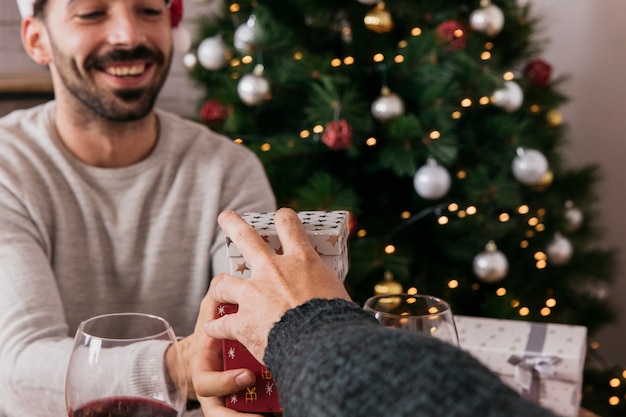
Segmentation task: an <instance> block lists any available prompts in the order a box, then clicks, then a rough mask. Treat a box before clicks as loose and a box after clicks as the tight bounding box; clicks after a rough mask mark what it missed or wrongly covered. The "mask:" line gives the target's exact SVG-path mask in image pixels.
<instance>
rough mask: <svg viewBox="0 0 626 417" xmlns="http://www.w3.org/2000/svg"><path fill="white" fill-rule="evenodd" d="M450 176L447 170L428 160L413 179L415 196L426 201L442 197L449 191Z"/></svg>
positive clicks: (430, 159) (432, 160)
mask: <svg viewBox="0 0 626 417" xmlns="http://www.w3.org/2000/svg"><path fill="white" fill-rule="evenodd" d="M450 183H451V179H450V174H449V173H448V170H447V169H445V168H444V167H442V166H441V165H439V164H437V162H435V160H434V159H432V158H429V159H428V161H427V162H426V165H422V166H421V167H420V168H419V169H418V170H417V172H416V173H415V176H414V177H413V187H415V191H416V192H417V194H418V195H419V196H420V197H422V198H425V199H428V200H436V199H438V198H441V197H443V196H444V195H446V194H447V193H448V191H449V190H450Z"/></svg>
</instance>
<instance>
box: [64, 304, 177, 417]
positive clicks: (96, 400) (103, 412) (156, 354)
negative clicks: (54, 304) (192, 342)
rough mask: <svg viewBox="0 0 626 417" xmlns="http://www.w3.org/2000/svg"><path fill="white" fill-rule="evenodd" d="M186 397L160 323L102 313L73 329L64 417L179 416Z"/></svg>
mask: <svg viewBox="0 0 626 417" xmlns="http://www.w3.org/2000/svg"><path fill="white" fill-rule="evenodd" d="M166 351H167V354H166ZM186 396H187V378H186V376H185V368H184V365H183V362H182V357H181V354H180V351H179V348H178V346H177V344H176V336H175V335H174V331H173V330H172V327H171V326H170V325H169V323H168V322H167V321H166V320H164V319H163V318H161V317H158V316H154V315H149V314H142V313H116V314H105V315H101V316H96V317H93V318H90V319H88V320H85V321H83V322H82V323H81V324H80V325H79V326H78V330H77V331H76V336H75V338H74V349H73V351H72V355H71V357H70V362H69V365H68V370H67V378H66V384H65V400H66V404H67V410H68V415H69V417H148V416H150V417H180V416H181V415H182V413H183V411H184V410H185V405H186Z"/></svg>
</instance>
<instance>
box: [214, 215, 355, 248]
mask: <svg viewBox="0 0 626 417" xmlns="http://www.w3.org/2000/svg"><path fill="white" fill-rule="evenodd" d="M348 216H349V213H348V212H347V211H341V210H336V211H301V212H298V217H300V220H301V221H302V224H303V225H304V229H305V230H306V232H307V235H308V236H309V240H310V241H311V244H312V245H313V246H314V247H315V249H316V250H317V252H318V253H319V254H320V255H341V254H342V253H343V252H345V251H346V250H347V249H346V246H347V239H348V234H349V230H348ZM242 217H243V219H244V220H246V221H247V222H248V223H249V224H250V225H251V226H252V227H254V228H255V229H256V230H257V231H258V232H259V235H261V237H263V239H264V240H265V241H266V242H267V244H268V245H269V246H270V247H271V248H272V249H274V250H276V251H280V250H281V245H280V240H279V239H278V235H277V233H276V225H275V224H274V212H264V213H244V214H243V215H242ZM231 243H232V241H231V240H230V239H229V238H227V240H226V248H227V255H228V256H229V257H239V256H241V252H239V249H237V246H235V245H231Z"/></svg>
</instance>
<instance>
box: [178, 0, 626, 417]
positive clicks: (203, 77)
mask: <svg viewBox="0 0 626 417" xmlns="http://www.w3.org/2000/svg"><path fill="white" fill-rule="evenodd" d="M199 22H200V23H199V28H198V35H197V38H196V41H195V42H194V45H193V49H192V50H193V52H191V53H189V54H188V55H187V56H186V61H185V62H186V65H187V66H188V68H189V71H190V75H191V77H192V78H193V79H194V80H195V81H196V82H197V83H198V85H199V86H201V87H202V91H203V92H204V93H205V94H204V96H203V98H202V101H201V102H200V103H199V119H201V120H202V121H204V122H205V123H206V124H207V125H209V126H210V127H211V128H213V129H214V130H216V131H219V132H222V133H224V134H226V135H227V136H229V137H231V138H233V139H234V140H236V141H238V142H240V143H242V144H243V145H244V146H248V147H249V148H251V149H253V150H254V151H255V152H257V154H258V155H259V157H260V158H261V160H262V161H263V163H264V165H265V168H266V170H267V173H268V175H269V178H270V180H271V182H272V185H273V187H274V190H275V192H276V195H277V198H278V200H279V203H280V205H282V206H290V207H292V208H294V209H296V210H335V209H343V210H349V211H350V212H351V213H352V217H351V219H352V222H351V238H350V272H349V275H348V278H347V280H346V284H347V286H348V288H349V290H350V292H351V294H352V296H353V297H354V298H355V300H357V301H359V302H363V301H364V300H365V299H366V298H368V297H370V296H371V295H373V294H375V293H385V292H420V293H429V294H433V295H437V296H439V297H441V298H443V299H445V300H447V301H449V302H450V304H451V305H452V309H453V311H454V312H455V313H456V314H463V315H472V316H486V317H495V318H505V319H520V320H532V321H543V322H554V323H571V324H579V325H584V326H586V327H587V328H588V330H589V334H591V335H593V334H594V332H595V331H596V330H598V329H599V328H600V327H601V326H603V325H605V324H607V323H609V322H610V321H611V320H613V318H614V312H613V309H612V307H611V306H610V305H608V304H607V301H606V299H604V298H603V297H602V296H601V294H600V290H602V289H603V290H606V288H607V287H608V286H610V283H611V281H612V277H613V266H614V259H613V253H612V252H611V251H603V250H597V249H594V242H595V241H596V240H597V239H598V238H599V237H600V232H599V231H598V230H597V227H596V226H595V225H594V224H593V218H594V212H593V209H594V202H595V199H596V196H595V194H594V191H593V186H594V184H595V183H596V182H597V180H598V177H599V170H598V167H597V166H585V167H582V168H576V169H574V168H571V167H568V166H567V164H566V162H565V161H563V160H562V157H561V156H560V154H559V151H560V149H561V147H562V146H564V145H565V144H566V142H565V137H566V133H567V131H566V125H565V123H564V122H563V120H562V117H561V114H560V112H559V107H560V106H561V105H563V104H564V103H565V102H566V101H567V96H566V94H564V93H563V91H562V88H563V87H562V86H563V81H564V79H562V78H561V79H554V78H553V76H552V73H551V66H550V63H548V62H546V61H545V60H543V59H542V58H541V50H542V49H541V48H542V45H543V41H542V40H541V39H540V37H539V36H538V35H540V33H538V32H539V29H538V24H539V21H538V20H537V19H536V17H535V16H533V15H532V13H531V10H530V6H528V5H518V4H517V2H516V1H515V0H493V1H491V2H490V1H485V0H482V1H481V0H447V1H445V2H442V1H436V2H434V1H430V0H388V1H385V2H384V3H383V2H381V1H379V0H358V1H357V0H318V1H314V2H312V1H307V0H241V1H228V0H227V1H225V2H224V5H223V10H222V11H221V12H220V13H217V14H215V13H212V14H210V15H209V14H207V16H204V17H202V18H201V19H199ZM597 394H598V392H597V391H596V392H595V393H593V395H591V394H590V395H589V396H588V398H596V397H597ZM602 395H604V393H603V394H602ZM602 395H600V397H602ZM600 401H601V402H604V403H605V402H606V399H605V398H601V399H600ZM583 404H584V402H583ZM616 409H617V408H616V406H615V405H613V406H612V407H610V408H609V411H614V410H616ZM602 412H603V413H604V415H608V414H607V410H604V409H603V410H602ZM617 412H618V413H620V412H621V413H622V414H623V409H621V411H617Z"/></svg>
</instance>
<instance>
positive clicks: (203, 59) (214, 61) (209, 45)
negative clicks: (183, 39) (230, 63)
mask: <svg viewBox="0 0 626 417" xmlns="http://www.w3.org/2000/svg"><path fill="white" fill-rule="evenodd" d="M196 53H197V55H198V62H200V65H202V66H203V67H204V68H206V69H208V70H218V69H220V68H222V67H223V66H224V65H225V64H226V45H225V44H224V41H223V40H222V37H221V36H220V35H216V36H212V37H210V38H206V39H204V40H203V41H202V42H200V45H198V51H197V52H196Z"/></svg>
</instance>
